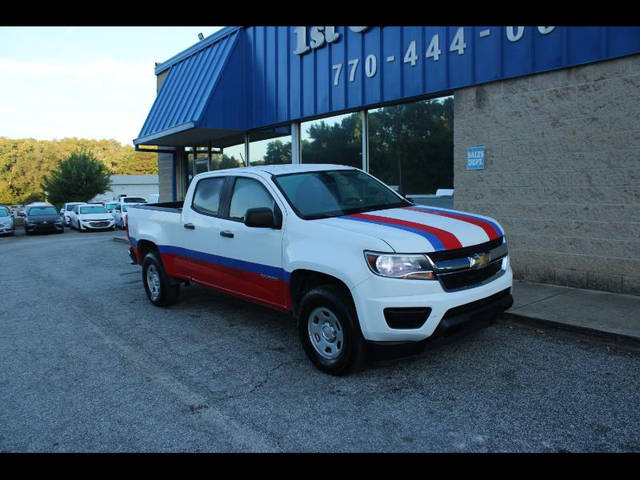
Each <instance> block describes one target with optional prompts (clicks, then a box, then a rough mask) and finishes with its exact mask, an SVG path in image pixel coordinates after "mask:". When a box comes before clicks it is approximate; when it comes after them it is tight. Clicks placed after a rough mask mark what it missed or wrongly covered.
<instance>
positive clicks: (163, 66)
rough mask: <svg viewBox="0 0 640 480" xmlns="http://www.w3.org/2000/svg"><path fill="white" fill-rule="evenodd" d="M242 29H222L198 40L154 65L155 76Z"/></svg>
mask: <svg viewBox="0 0 640 480" xmlns="http://www.w3.org/2000/svg"><path fill="white" fill-rule="evenodd" d="M241 28H242V27H224V28H222V29H220V30H218V31H217V32H215V33H212V34H211V35H209V36H208V37H207V38H205V39H203V40H200V41H199V42H198V43H196V44H194V45H192V46H190V47H189V48H187V49H186V50H183V51H182V52H180V53H178V54H177V55H174V56H173V57H171V58H170V59H169V60H167V61H165V62H162V63H159V64H158V65H156V68H155V74H156V75H159V74H161V73H162V72H164V71H165V70H168V69H169V68H171V67H172V66H173V65H175V64H176V63H179V62H181V61H183V60H185V59H186V58H188V57H190V56H191V55H194V54H196V53H198V52H199V51H200V50H202V49H204V48H207V47H208V46H210V45H212V44H214V43H216V42H217V41H219V40H221V39H223V38H225V37H227V36H229V35H231V34H232V33H234V32H236V31H238V30H240V29H241Z"/></svg>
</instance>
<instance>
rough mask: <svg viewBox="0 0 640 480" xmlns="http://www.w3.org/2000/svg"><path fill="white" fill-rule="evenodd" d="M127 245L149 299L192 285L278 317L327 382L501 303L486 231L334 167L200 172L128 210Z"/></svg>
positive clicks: (498, 237)
mask: <svg viewBox="0 0 640 480" xmlns="http://www.w3.org/2000/svg"><path fill="white" fill-rule="evenodd" d="M127 236H128V239H129V243H130V249H129V255H130V257H131V259H132V261H133V262H135V263H137V264H139V265H141V266H142V282H143V285H144V288H145V291H146V295H147V297H148V298H149V300H150V301H151V303H153V304H154V305H157V306H168V305H171V304H173V303H175V302H176V300H177V299H178V296H179V291H180V285H181V284H182V283H186V282H195V283H198V284H200V285H204V286H206V287H209V288H212V289H215V290H218V291H222V292H226V293H229V294H232V295H235V296H238V297H241V298H243V299H246V300H249V301H252V302H257V303H260V304H262V305H266V306H269V307H272V308H275V309H278V310H282V311H289V312H291V313H292V314H293V316H294V317H295V318H296V319H297V324H298V332H299V337H300V340H301V343H302V345H303V348H304V350H305V352H306V354H307V355H308V357H309V358H310V360H311V361H312V362H313V364H314V365H315V366H316V367H318V368H319V369H320V370H322V371H325V372H327V373H330V374H334V375H343V374H346V373H348V372H350V371H353V370H354V369H357V368H359V367H361V366H363V364H364V361H365V358H366V351H367V347H368V346H369V345H390V344H398V343H401V344H402V343H407V342H413V343H418V342H422V341H423V340H425V339H427V338H429V337H431V336H434V334H436V333H438V332H440V331H442V330H445V329H447V328H450V327H453V326H456V325H459V324H461V323H465V322H467V321H474V320H477V319H479V318H483V319H489V318H493V317H494V316H496V315H498V314H499V313H501V312H503V311H504V310H506V309H507V308H509V307H510V306H511V304H512V303H513V299H512V296H511V286H512V272H511V267H510V264H509V256H508V252H507V244H506V239H505V235H504V231H503V229H502V227H501V226H500V225H499V224H498V222H497V221H495V220H493V219H491V218H488V217H485V216H480V215H475V214H470V213H464V212H458V211H454V210H447V209H442V208H435V207H429V206H420V205H415V204H413V203H412V202H411V201H409V200H407V199H406V198H404V197H403V196H401V195H399V194H398V193H396V192H395V191H394V190H392V189H391V188H389V187H388V186H386V185H385V184H384V183H382V182H381V181H379V180H378V179H376V178H375V177H373V176H371V175H369V174H367V173H365V172H363V171H362V170H359V169H356V168H351V167H345V166H340V165H270V166H255V167H245V168H235V169H228V170H217V171H212V172H206V173H201V174H199V175H196V176H195V177H194V178H193V180H192V182H191V183H190V185H189V188H188V191H187V194H186V196H185V200H184V202H173V203H156V204H147V205H135V206H131V207H130V209H129V221H128V225H127Z"/></svg>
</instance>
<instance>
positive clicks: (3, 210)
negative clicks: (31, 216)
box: [0, 207, 9, 217]
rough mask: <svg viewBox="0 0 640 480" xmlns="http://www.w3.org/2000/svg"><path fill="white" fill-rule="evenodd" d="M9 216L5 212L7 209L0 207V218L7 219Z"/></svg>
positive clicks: (7, 211) (7, 212)
mask: <svg viewBox="0 0 640 480" xmlns="http://www.w3.org/2000/svg"><path fill="white" fill-rule="evenodd" d="M8 216H9V210H7V207H0V217H8Z"/></svg>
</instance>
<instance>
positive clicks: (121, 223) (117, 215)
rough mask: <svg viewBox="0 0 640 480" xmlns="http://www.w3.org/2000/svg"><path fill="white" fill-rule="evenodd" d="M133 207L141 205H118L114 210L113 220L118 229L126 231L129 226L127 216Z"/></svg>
mask: <svg viewBox="0 0 640 480" xmlns="http://www.w3.org/2000/svg"><path fill="white" fill-rule="evenodd" d="M131 205H140V204H139V203H130V204H124V203H123V204H118V205H116V208H115V209H114V210H113V220H114V222H115V225H116V228H122V229H124V228H125V227H126V226H127V216H128V212H129V207H130V206H131Z"/></svg>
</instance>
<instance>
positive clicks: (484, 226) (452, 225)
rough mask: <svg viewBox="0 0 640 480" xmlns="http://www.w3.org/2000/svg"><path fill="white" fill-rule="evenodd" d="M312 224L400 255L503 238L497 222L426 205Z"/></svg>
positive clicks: (391, 209) (446, 248) (349, 216)
mask: <svg viewBox="0 0 640 480" xmlns="http://www.w3.org/2000/svg"><path fill="white" fill-rule="evenodd" d="M315 221H318V222H322V223H324V224H325V225H330V226H332V227H336V228H340V229H343V230H347V231H352V232H357V233H360V234H365V235H368V236H371V237H375V238H377V239H380V240H383V241H385V242H386V243H387V244H389V246H390V247H391V248H393V250H395V251H396V252H400V253H412V252H413V253H417V252H436V251H441V250H453V249H457V248H463V247H469V246H472V245H478V244H480V243H485V242H488V241H490V240H495V239H497V238H500V237H501V236H502V235H504V232H503V230H502V228H501V227H500V225H499V224H498V222H497V221H496V220H494V219H492V218H489V217H484V216H480V215H476V214H471V213H466V212H458V211H455V210H445V209H442V208H434V207H428V206H426V205H415V206H411V207H402V208H390V209H385V210H376V211H372V212H365V213H359V214H353V215H344V216H340V217H333V218H327V219H321V220H315Z"/></svg>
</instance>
